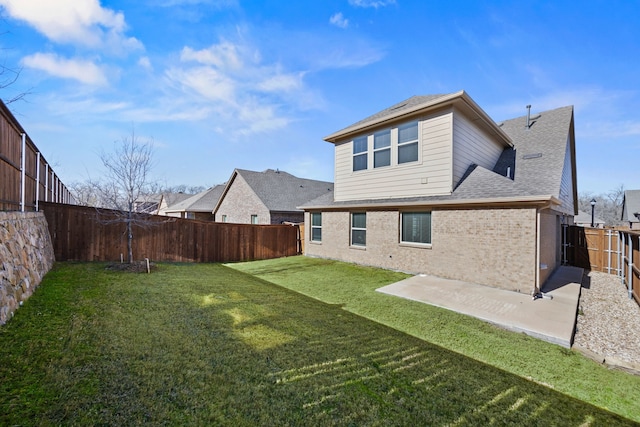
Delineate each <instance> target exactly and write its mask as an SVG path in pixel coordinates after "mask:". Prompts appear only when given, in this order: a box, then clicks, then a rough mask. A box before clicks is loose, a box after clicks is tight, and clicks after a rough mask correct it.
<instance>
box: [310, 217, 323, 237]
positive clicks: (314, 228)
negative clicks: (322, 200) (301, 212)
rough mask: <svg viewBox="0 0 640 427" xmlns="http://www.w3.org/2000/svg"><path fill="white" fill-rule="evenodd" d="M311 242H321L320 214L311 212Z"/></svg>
mask: <svg viewBox="0 0 640 427" xmlns="http://www.w3.org/2000/svg"><path fill="white" fill-rule="evenodd" d="M311 241H312V242H321V241H322V213H321V212H313V213H312V214H311Z"/></svg>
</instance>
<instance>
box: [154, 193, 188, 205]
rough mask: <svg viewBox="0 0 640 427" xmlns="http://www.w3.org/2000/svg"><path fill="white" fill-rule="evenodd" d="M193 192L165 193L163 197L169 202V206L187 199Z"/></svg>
mask: <svg viewBox="0 0 640 427" xmlns="http://www.w3.org/2000/svg"><path fill="white" fill-rule="evenodd" d="M192 196H193V194H185V193H164V194H163V195H162V197H163V198H164V201H165V202H166V204H167V207H169V206H172V205H175V204H176V203H180V202H181V201H183V200H187V199H188V198H189V197H192Z"/></svg>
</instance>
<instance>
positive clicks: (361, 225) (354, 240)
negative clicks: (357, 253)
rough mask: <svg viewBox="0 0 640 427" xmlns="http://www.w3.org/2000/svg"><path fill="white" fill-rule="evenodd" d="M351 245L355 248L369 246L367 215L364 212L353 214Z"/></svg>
mask: <svg viewBox="0 0 640 427" xmlns="http://www.w3.org/2000/svg"><path fill="white" fill-rule="evenodd" d="M351 244H352V245H353V246H366V245H367V214H366V213H364V212H354V213H352V214H351Z"/></svg>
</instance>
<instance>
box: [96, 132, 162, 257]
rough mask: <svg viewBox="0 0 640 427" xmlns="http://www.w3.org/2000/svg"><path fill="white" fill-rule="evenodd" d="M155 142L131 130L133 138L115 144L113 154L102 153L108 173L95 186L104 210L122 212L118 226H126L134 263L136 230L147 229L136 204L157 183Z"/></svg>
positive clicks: (129, 249) (128, 244)
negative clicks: (138, 227)
mask: <svg viewBox="0 0 640 427" xmlns="http://www.w3.org/2000/svg"><path fill="white" fill-rule="evenodd" d="M152 142H153V141H151V140H146V141H141V140H140V139H139V138H138V136H136V134H135V131H134V130H133V129H132V130H131V135H130V136H128V137H124V138H122V140H121V141H120V142H116V143H114V150H113V152H112V153H107V152H104V151H103V152H102V153H101V154H100V160H102V164H103V165H104V167H105V169H106V173H105V176H104V178H103V180H102V181H99V182H93V183H92V185H93V187H94V188H95V189H96V190H97V193H98V194H99V200H100V201H101V203H102V204H103V206H102V207H106V208H110V209H114V210H116V211H117V212H119V216H118V219H117V220H116V221H117V222H122V223H124V224H125V225H126V231H125V232H126V237H127V253H128V256H127V259H128V262H129V263H132V262H133V244H132V243H133V226H134V224H139V225H143V226H144V225H147V223H148V221H146V220H145V216H144V215H140V214H137V213H136V209H135V208H136V201H138V200H141V199H143V198H144V196H146V195H147V194H149V192H150V188H152V187H153V182H152V181H151V179H150V171H151V169H152V166H153V165H152V157H153V147H152Z"/></svg>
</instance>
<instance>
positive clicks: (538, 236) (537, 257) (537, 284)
mask: <svg viewBox="0 0 640 427" xmlns="http://www.w3.org/2000/svg"><path fill="white" fill-rule="evenodd" d="M540 221H541V220H540V209H539V208H538V209H536V270H535V271H536V282H535V283H536V285H535V289H534V290H533V292H534V295H540V231H541V225H540ZM534 298H535V297H534Z"/></svg>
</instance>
